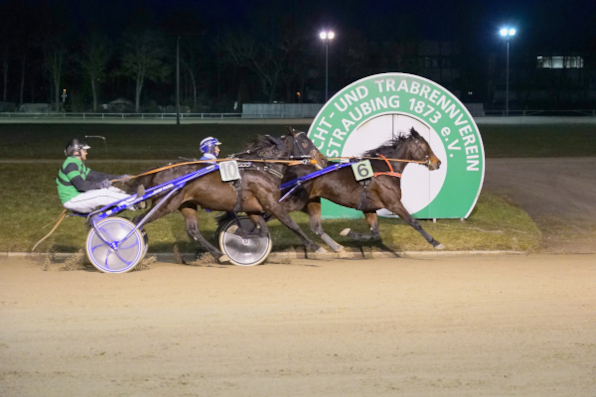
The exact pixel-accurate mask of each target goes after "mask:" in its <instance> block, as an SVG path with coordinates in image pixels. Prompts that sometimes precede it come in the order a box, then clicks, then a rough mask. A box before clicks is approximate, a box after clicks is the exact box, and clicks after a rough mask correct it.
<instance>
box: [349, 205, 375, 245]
mask: <svg viewBox="0 0 596 397" xmlns="http://www.w3.org/2000/svg"><path fill="white" fill-rule="evenodd" d="M364 217H365V218H366V222H367V223H368V225H369V226H370V231H371V233H370V234H363V233H358V232H355V231H353V230H352V229H350V228H347V229H344V230H342V231H341V233H339V234H340V235H342V236H348V237H351V238H352V239H354V240H356V241H369V240H380V239H381V235H380V233H379V219H378V218H377V213H376V212H365V213H364Z"/></svg>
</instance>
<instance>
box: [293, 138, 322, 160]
mask: <svg viewBox="0 0 596 397" xmlns="http://www.w3.org/2000/svg"><path fill="white" fill-rule="evenodd" d="M300 135H304V137H302V138H303V139H305V141H303V142H308V144H307V147H308V146H311V147H312V150H311V151H310V152H308V150H307V152H306V153H305V151H304V150H305V149H306V148H303V147H302V145H300V144H299V143H298V139H296V138H297V137H298V136H300ZM292 140H293V143H292V153H291V154H290V158H302V159H306V158H309V159H311V160H314V161H316V166H317V168H320V167H321V166H320V165H319V162H318V161H317V158H316V154H317V149H316V148H315V145H314V144H313V143H312V142H311V141H310V139H308V137H307V136H306V134H305V133H304V132H303V131H297V133H296V134H295V135H292ZM296 153H300V155H298V156H297V155H296Z"/></svg>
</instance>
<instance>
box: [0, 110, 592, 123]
mask: <svg viewBox="0 0 596 397" xmlns="http://www.w3.org/2000/svg"><path fill="white" fill-rule="evenodd" d="M315 116H316V114H315ZM484 116H490V117H506V116H505V110H485V111H484ZM520 116H521V117H528V118H532V116H559V117H569V116H573V117H596V109H574V110H509V117H520ZM313 117H314V116H313V115H312V114H311V113H310V112H308V113H303V114H296V113H294V114H287V113H278V112H276V113H257V112H255V113H251V114H247V113H180V120H194V121H199V120H212V121H217V120H240V119H242V120H247V119H255V120H259V119H285V118H293V119H302V118H303V119H312V118H313ZM474 118H478V119H482V117H479V116H477V115H476V116H474ZM0 119H4V120H6V119H14V120H27V119H38V120H40V119H41V120H59V119H66V120H68V119H71V120H114V121H117V120H169V121H173V120H176V113H15V112H0Z"/></svg>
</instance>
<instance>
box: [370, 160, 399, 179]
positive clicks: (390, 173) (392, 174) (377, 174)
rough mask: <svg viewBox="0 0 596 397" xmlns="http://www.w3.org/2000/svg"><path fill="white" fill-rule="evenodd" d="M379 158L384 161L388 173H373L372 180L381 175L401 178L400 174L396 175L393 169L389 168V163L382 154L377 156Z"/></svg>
mask: <svg viewBox="0 0 596 397" xmlns="http://www.w3.org/2000/svg"><path fill="white" fill-rule="evenodd" d="M379 157H381V158H382V159H383V160H385V162H386V163H387V165H388V166H389V172H375V173H374V174H373V177H374V178H376V177H378V176H381V175H387V176H394V177H397V178H401V174H398V173H397V172H394V171H393V167H392V166H391V163H390V162H389V160H387V157H385V156H383V155H382V154H379Z"/></svg>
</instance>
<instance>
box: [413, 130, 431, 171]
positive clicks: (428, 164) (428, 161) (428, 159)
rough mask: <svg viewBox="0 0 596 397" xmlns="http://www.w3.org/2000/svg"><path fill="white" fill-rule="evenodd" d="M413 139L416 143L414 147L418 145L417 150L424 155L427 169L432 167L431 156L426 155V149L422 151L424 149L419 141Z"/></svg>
mask: <svg viewBox="0 0 596 397" xmlns="http://www.w3.org/2000/svg"><path fill="white" fill-rule="evenodd" d="M412 139H413V141H414V145H416V148H417V149H418V150H420V151H421V152H422V153H423V154H424V165H426V166H427V167H428V166H430V155H428V154H427V153H426V151H425V150H424V149H422V147H421V146H420V144H419V143H418V139H416V138H414V137H412Z"/></svg>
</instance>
